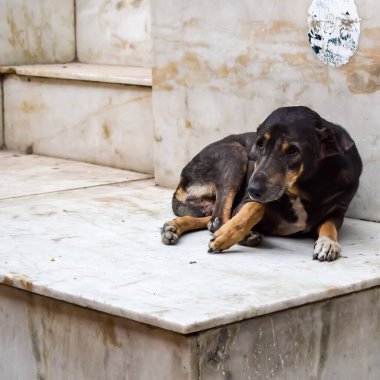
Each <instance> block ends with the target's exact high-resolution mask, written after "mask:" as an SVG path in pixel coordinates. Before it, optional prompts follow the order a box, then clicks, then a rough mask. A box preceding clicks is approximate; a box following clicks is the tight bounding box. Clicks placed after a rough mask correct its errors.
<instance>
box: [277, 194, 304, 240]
mask: <svg viewBox="0 0 380 380" xmlns="http://www.w3.org/2000/svg"><path fill="white" fill-rule="evenodd" d="M289 202H290V206H291V207H290V208H289V209H288V210H285V211H284V210H282V212H281V213H280V214H279V215H277V217H276V219H277V220H276V221H275V223H274V225H273V233H274V234H276V235H283V236H286V235H293V234H296V233H298V232H307V219H308V214H307V212H306V210H305V207H304V205H303V203H302V200H301V198H300V197H295V198H289ZM290 214H291V215H290Z"/></svg>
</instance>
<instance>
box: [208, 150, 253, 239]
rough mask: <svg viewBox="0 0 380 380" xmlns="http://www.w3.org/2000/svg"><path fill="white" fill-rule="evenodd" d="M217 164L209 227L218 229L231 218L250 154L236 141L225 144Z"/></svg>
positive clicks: (213, 230) (213, 229)
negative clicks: (212, 208) (214, 196)
mask: <svg viewBox="0 0 380 380" xmlns="http://www.w3.org/2000/svg"><path fill="white" fill-rule="evenodd" d="M220 155H221V157H220V160H219V161H218V166H217V168H216V169H217V173H218V175H217V186H216V199H215V208H214V211H213V213H212V217H211V220H210V222H209V223H208V226H207V228H208V229H209V230H210V232H215V231H217V230H218V229H219V228H220V227H221V226H222V225H223V224H225V223H227V221H228V220H230V218H231V212H232V208H233V205H234V201H235V197H236V195H237V194H238V192H239V190H240V188H241V186H242V184H243V182H244V178H245V176H246V172H247V164H248V155H247V151H246V150H245V148H243V147H242V146H241V145H239V144H236V143H231V144H225V145H224V146H223V151H222V153H220Z"/></svg>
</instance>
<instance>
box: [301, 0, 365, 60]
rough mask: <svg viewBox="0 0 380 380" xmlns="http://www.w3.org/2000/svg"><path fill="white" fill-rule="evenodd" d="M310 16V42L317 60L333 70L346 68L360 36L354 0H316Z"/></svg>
mask: <svg viewBox="0 0 380 380" xmlns="http://www.w3.org/2000/svg"><path fill="white" fill-rule="evenodd" d="M308 13H309V16H308V23H309V32H308V37H309V42H310V45H311V48H312V49H313V50H314V52H315V53H316V54H317V56H318V58H319V59H320V60H321V61H322V62H323V63H326V64H328V65H330V66H336V67H339V66H342V65H344V64H346V63H347V62H348V61H349V59H350V58H351V56H352V55H353V54H354V53H355V51H356V49H357V47H358V42H359V35H360V19H359V15H358V10H357V8H356V5H355V2H354V0H313V2H312V4H311V5H310V8H309V12H308Z"/></svg>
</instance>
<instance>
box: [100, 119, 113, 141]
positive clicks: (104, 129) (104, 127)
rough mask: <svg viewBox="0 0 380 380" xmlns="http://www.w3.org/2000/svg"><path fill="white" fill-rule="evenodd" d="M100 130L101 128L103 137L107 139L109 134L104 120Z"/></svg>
mask: <svg viewBox="0 0 380 380" xmlns="http://www.w3.org/2000/svg"><path fill="white" fill-rule="evenodd" d="M102 130H103V138H104V139H105V140H108V139H109V138H110V136H111V132H110V128H109V125H108V124H107V122H104V123H103V125H102Z"/></svg>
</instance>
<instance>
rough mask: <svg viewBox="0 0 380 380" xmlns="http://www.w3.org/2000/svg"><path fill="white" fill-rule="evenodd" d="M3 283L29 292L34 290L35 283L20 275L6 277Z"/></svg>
mask: <svg viewBox="0 0 380 380" xmlns="http://www.w3.org/2000/svg"><path fill="white" fill-rule="evenodd" d="M2 283H3V284H4V285H8V286H13V287H19V288H22V289H25V290H28V291H32V290H33V282H32V281H31V280H30V279H29V278H28V277H27V276H22V275H18V274H13V275H12V277H9V276H4V279H3V281H2Z"/></svg>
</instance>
